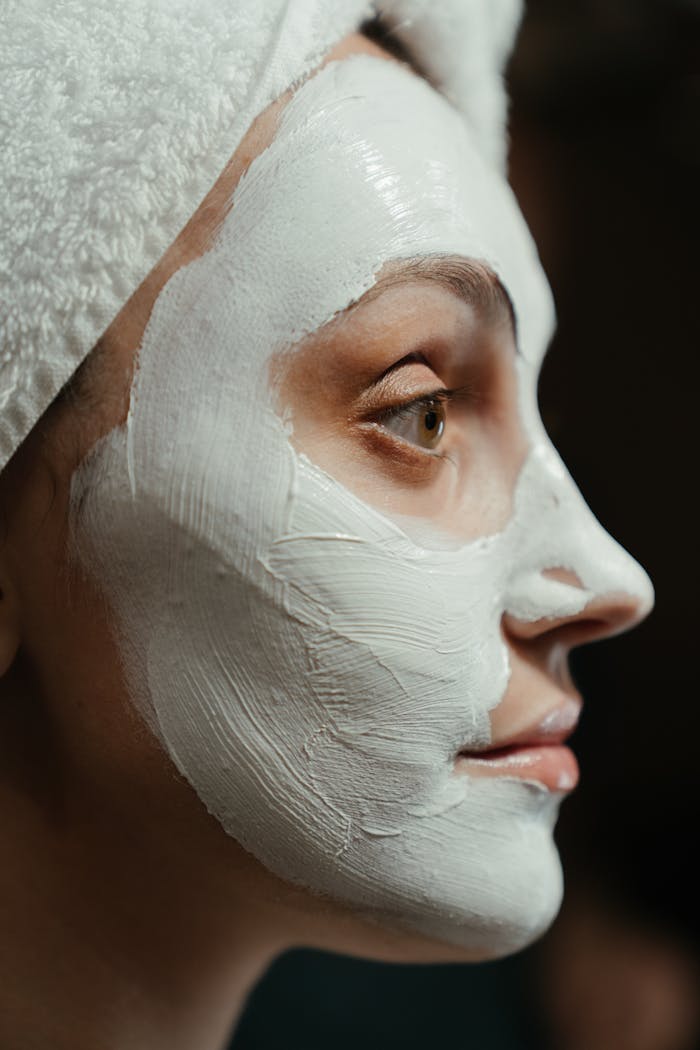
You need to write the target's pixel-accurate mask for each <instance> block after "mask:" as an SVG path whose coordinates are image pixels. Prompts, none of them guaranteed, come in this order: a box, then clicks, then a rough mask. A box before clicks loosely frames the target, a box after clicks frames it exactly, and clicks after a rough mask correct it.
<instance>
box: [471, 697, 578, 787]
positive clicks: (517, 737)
mask: <svg viewBox="0 0 700 1050" xmlns="http://www.w3.org/2000/svg"><path fill="white" fill-rule="evenodd" d="M580 712H581V702H580V701H579V700H575V699H573V698H571V697H567V698H566V700H564V701H563V702H562V703H561V704H559V705H557V706H556V707H554V708H551V709H550V710H549V711H547V712H546V714H545V715H544V716H543V717H542V718H541V719H540V720H539V722H536V723H534V724H531V725H528V726H526V727H524V728H522V729H521V730H518V731H517V732H515V733H514V734H512V735H511V736H509V737H507V738H503V739H499V740H493V741H492V742H491V744H490V745H489V747H488V748H483V749H482V748H480V749H464V750H462V751H460V752H459V754H458V755H457V766H458V767H464V768H465V769H466V771H468V772H471V773H472V774H473V775H476V776H482V777H483V776H486V777H489V776H491V777H494V776H510V777H518V778H520V779H523V780H531V781H536V782H537V783H539V784H541V785H542V786H544V787H546V788H548V789H549V790H551V791H571V790H572V789H573V788H574V787H575V786H576V784H577V783H578V778H579V770H578V763H577V761H576V758H575V756H574V754H573V752H572V751H571V750H570V748H568V747H566V746H565V741H566V740H567V738H568V737H569V736H570V735H571V734H572V733H573V731H574V729H575V728H576V725H577V723H578V719H579V715H580Z"/></svg>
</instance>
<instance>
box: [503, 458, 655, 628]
mask: <svg viewBox="0 0 700 1050" xmlns="http://www.w3.org/2000/svg"><path fill="white" fill-rule="evenodd" d="M511 524H512V530H513V535H512V542H513V546H514V557H513V559H512V562H511V565H512V573H511V576H510V579H509V585H508V587H507V589H506V595H505V605H506V610H505V611H506V612H508V613H509V614H511V615H512V616H514V617H517V618H519V619H521V620H524V621H533V620H538V619H543V618H553V617H562V616H573V615H575V614H577V613H579V612H581V611H582V610H583V609H584V608H585V607H586V606H588V605H589V604H590V603H591V602H595V601H596V600H600V599H602V598H603V597H605V596H612V595H616V596H624V597H625V598H627V599H632V601H633V602H634V603H636V605H637V608H638V617H637V618H641V617H642V616H644V615H645V614H646V613H647V612H648V611H649V609H650V608H651V606H652V604H653V588H652V585H651V581H650V579H649V577H648V576H647V574H646V572H645V571H644V569H643V568H642V567H641V565H639V563H638V562H637V561H635V559H634V558H633V557H632V556H631V555H630V554H628V553H627V551H626V550H625V549H624V548H623V547H621V546H620V544H619V543H618V542H617V541H616V540H614V539H613V538H612V536H610V535H609V533H607V532H606V531H605V529H604V528H603V527H602V525H601V524H600V522H599V521H598V520H597V518H596V517H595V515H594V514H593V513H592V511H591V510H590V508H589V507H588V505H587V504H586V502H585V500H584V499H583V496H582V495H581V493H580V492H579V490H578V488H577V486H576V484H575V483H574V481H573V479H572V478H571V476H570V474H569V473H568V471H567V469H566V467H565V466H564V464H563V463H562V461H561V459H560V458H559V456H558V454H557V452H556V451H555V449H554V448H553V446H552V445H551V443H550V442H549V441H548V440H543V439H542V440H538V441H537V442H536V444H535V446H534V447H533V448H532V449H531V451H530V454H529V456H528V459H527V461H526V463H525V465H524V467H523V470H522V472H521V475H520V478H519V479H518V483H517V487H516V495H515V514H514V517H513V520H512V523H511ZM552 569H560V570H565V571H566V573H568V574H572V575H573V577H574V578H575V579H578V580H579V581H580V586H577V585H576V584H575V583H574V582H572V581H571V580H570V581H569V582H566V577H562V576H561V575H560V576H559V577H558V578H557V576H556V574H551V575H543V573H544V572H545V571H546V570H552Z"/></svg>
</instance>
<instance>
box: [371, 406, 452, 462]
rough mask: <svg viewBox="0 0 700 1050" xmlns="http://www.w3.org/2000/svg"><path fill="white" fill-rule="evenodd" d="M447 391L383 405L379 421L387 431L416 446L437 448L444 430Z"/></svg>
mask: <svg viewBox="0 0 700 1050" xmlns="http://www.w3.org/2000/svg"><path fill="white" fill-rule="evenodd" d="M446 400H447V392H444V393H443V392H442V391H440V392H439V393H436V394H431V395H430V396H429V397H422V398H418V399H417V400H415V401H410V402H409V403H408V404H405V405H397V406H396V407H394V408H390V409H387V410H386V411H385V412H383V413H382V415H381V416H380V418H379V420H378V421H379V423H380V425H381V426H383V427H384V429H385V430H388V431H389V432H390V433H391V434H395V435H396V436H397V437H400V438H401V439H402V440H403V441H408V442H410V443H411V444H412V445H417V446H418V447H419V448H422V449H426V450H427V451H432V450H433V449H435V448H437V446H438V445H439V443H440V440H441V438H442V435H443V433H444V431H445V421H446V415H447V413H446V407H445V402H446Z"/></svg>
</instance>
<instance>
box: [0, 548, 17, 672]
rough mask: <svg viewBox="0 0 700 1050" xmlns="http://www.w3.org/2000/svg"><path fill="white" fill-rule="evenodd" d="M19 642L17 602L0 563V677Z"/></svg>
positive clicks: (9, 663) (7, 668)
mask: <svg viewBox="0 0 700 1050" xmlns="http://www.w3.org/2000/svg"><path fill="white" fill-rule="evenodd" d="M19 643H20V630H19V603H18V602H17V599H16V596H15V593H14V589H13V587H12V585H11V583H10V581H9V580H8V579H7V578H6V573H5V572H4V569H3V567H2V565H0V678H1V677H2V676H3V675H4V674H5V673H6V672H7V671H9V669H10V667H12V664H13V662H14V659H15V656H16V655H17V650H18V649H19Z"/></svg>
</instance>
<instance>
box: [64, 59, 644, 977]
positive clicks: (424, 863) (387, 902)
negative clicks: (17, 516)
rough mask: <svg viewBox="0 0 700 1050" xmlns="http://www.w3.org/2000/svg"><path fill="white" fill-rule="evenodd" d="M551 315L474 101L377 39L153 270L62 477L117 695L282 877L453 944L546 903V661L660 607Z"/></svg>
mask: <svg viewBox="0 0 700 1050" xmlns="http://www.w3.org/2000/svg"><path fill="white" fill-rule="evenodd" d="M551 324H552V314H551V303H550V297H549V293H548V289H547V286H546V282H545V280H544V277H543V275H542V273H541V271H540V269H539V266H538V263H537V261H536V257H535V255H534V251H533V249H532V245H531V243H530V241H529V238H528V235H527V233H526V231H525V229H524V226H523V224H522V220H521V218H520V216H519V213H518V211H517V207H516V206H515V204H514V202H513V200H512V198H511V196H510V194H509V192H508V190H507V187H506V186H505V184H504V183H502V182H501V180H500V179H499V177H498V176H497V175H496V174H495V173H494V172H492V171H490V170H489V169H488V168H487V166H486V165H485V164H484V162H483V161H482V159H481V157H480V155H479V151H478V149H477V148H476V145H475V144H474V142H473V141H472V139H471V136H470V133H469V131H468V129H467V128H466V127H465V125H464V123H463V121H462V120H461V118H460V117H458V115H457V114H456V113H455V112H454V111H453V110H452V109H451V107H450V106H449V105H448V103H446V102H445V101H444V100H443V99H442V98H441V97H440V96H439V95H438V94H437V93H436V92H435V91H433V90H432V89H431V88H430V87H429V86H428V85H427V84H425V83H424V82H422V81H420V80H419V79H418V78H416V77H414V76H413V75H412V74H410V73H408V72H407V71H405V70H403V69H401V68H399V67H398V66H396V65H395V64H394V63H390V62H384V61H382V60H379V59H377V58H367V57H356V58H351V59H348V60H346V61H343V62H340V63H334V64H332V65H329V66H327V67H326V68H325V69H324V70H323V71H322V72H321V73H319V74H317V75H316V76H315V77H313V78H312V79H311V80H309V81H308V82H307V83H306V84H305V85H303V86H302V87H301V88H300V89H299V90H298V92H297V93H296V95H295V96H294V98H293V99H292V101H291V103H290V104H289V105H288V106H287V107H286V109H285V110H284V113H283V116H282V118H281V121H280V125H279V127H278V129H277V132H276V134H275V137H274V139H273V141H272V142H271V144H270V145H269V146H268V147H267V148H266V149H264V150H263V151H262V152H260V153H259V154H258V156H257V157H256V158H255V159H254V160H253V161H252V163H251V164H250V167H249V168H248V170H247V172H246V174H245V175H244V177H243V179H242V180H241V181H240V183H239V184H238V186H237V189H236V192H235V194H234V197H233V201H232V207H231V209H230V212H229V213H228V214H227V215H226V218H225V220H224V222H223V224H222V226H221V228H220V230H219V232H218V234H217V237H216V239H215V242H214V244H213V246H212V247H211V249H210V250H209V251H207V252H206V253H205V254H204V255H202V256H201V257H200V258H197V259H195V260H194V261H192V262H191V263H190V264H189V265H187V266H186V267H184V268H182V269H180V270H178V271H177V272H176V273H175V274H174V276H172V277H171V279H170V280H169V281H168V282H167V284H166V285H165V287H164V288H163V290H162V291H161V293H160V295H159V296H158V298H157V300H156V302H155V304H154V307H153V310H152V313H151V316H150V320H149V322H148V325H147V327H146V330H145V333H144V336H143V340H142V343H141V348H140V352H139V359H138V370H137V373H136V377H135V381H134V386H133V391H132V396H131V403H130V408H129V413H128V418H127V420H126V423H125V425H124V426H120V427H118V428H117V429H116V430H114V431H112V432H111V433H110V434H108V435H107V437H106V438H105V439H104V440H102V441H101V442H99V443H98V444H97V445H96V447H95V448H94V450H93V451H92V453H91V454H90V456H89V457H88V458H87V460H86V461H85V463H84V464H83V465H82V466H81V468H80V469H79V471H78V472H77V473H76V475H75V478H74V480H73V494H72V500H73V503H72V523H71V524H72V535H73V551H74V554H75V556H76V558H77V559H78V560H79V561H80V562H81V563H82V564H83V565H84V566H85V567H86V568H87V569H88V571H89V572H90V574H91V575H92V577H93V578H94V579H95V580H96V581H99V586H100V588H101V590H102V591H103V592H104V595H105V597H106V598H107V601H108V603H109V606H110V608H111V610H112V612H113V615H114V618H115V624H116V630H117V635H118V638H119V645H120V649H121V654H122V660H123V666H124V673H125V677H126V681H127V684H128V688H129V692H130V694H131V696H132V698H133V700H134V702H135V704H136V705H137V707H138V708H139V709H140V711H141V712H142V714H143V715H144V717H145V718H146V720H147V721H148V722H149V724H150V726H151V728H152V729H153V731H154V733H155V734H156V736H157V737H158V738H159V739H160V741H161V742H162V744H163V746H164V748H165V749H166V751H167V752H168V754H169V755H170V756H171V758H172V760H173V761H174V763H175V764H176V766H177V767H178V769H179V770H180V772H181V773H182V774H183V775H184V776H185V777H186V779H187V780H188V781H189V782H190V784H191V785H192V786H193V788H194V789H195V791H196V792H197V794H198V795H199V797H200V799H201V800H202V801H203V803H204V804H205V806H206V807H207V809H208V810H209V811H210V812H211V813H213V814H214V815H215V816H216V818H217V819H218V820H219V822H220V823H221V825H222V826H223V828H224V829H225V830H226V831H227V832H228V833H229V834H230V835H231V836H233V837H234V838H235V839H236V840H237V841H239V842H240V843H242V845H243V846H244V847H245V848H246V849H247V850H249V851H250V852H251V853H252V854H253V855H254V856H255V857H256V858H257V859H258V860H260V861H261V862H262V863H263V864H264V865H265V866H266V867H267V868H268V869H269V870H270V871H272V872H274V873H275V874H277V875H279V876H281V877H282V878H284V879H285V880H289V881H291V882H293V883H296V884H299V885H301V886H303V887H306V888H308V889H310V890H312V891H314V892H317V893H321V894H325V895H327V896H328V897H330V898H331V899H333V900H337V901H340V902H342V903H344V904H346V905H350V906H351V907H352V908H353V909H355V910H356V912H357V913H358V914H360V915H362V916H364V917H367V918H369V919H372V920H378V921H379V922H381V923H384V924H386V925H389V926H393V927H397V928H401V929H407V930H409V931H412V932H417V933H419V934H421V935H425V936H427V937H429V938H432V939H437V940H440V941H447V942H451V943H453V944H456V945H458V946H459V947H460V948H462V949H464V950H465V951H466V952H467V953H468V954H469V955H471V956H479V955H492V954H499V953H502V952H506V951H510V950H514V949H517V948H519V947H521V946H522V945H523V944H525V943H527V942H528V941H529V940H531V939H532V938H533V937H534V936H536V935H537V934H538V933H539V932H541V930H542V929H543V928H544V927H545V926H546V925H547V924H548V922H549V921H550V920H551V918H552V917H553V915H554V913H555V911H556V909H557V907H558V903H559V898H560V871H559V864H558V859H557V856H556V851H555V849H554V846H553V843H552V838H551V831H552V826H553V823H554V820H555V817H556V811H557V807H558V805H559V802H560V800H561V798H562V795H563V793H564V792H565V791H566V790H568V789H569V788H571V787H572V786H573V784H574V782H575V777H576V772H575V765H574V763H573V760H572V758H571V756H570V754H569V753H568V752H567V751H566V750H565V749H561V748H559V747H557V746H554V745H556V744H558V743H559V742H561V740H562V738H563V737H564V736H565V735H566V733H567V732H568V731H570V730H571V729H572V728H573V726H574V724H575V720H576V716H577V713H578V708H579V701H578V698H577V697H576V694H575V692H574V690H573V689H572V686H571V683H570V681H569V679H568V675H567V672H566V667H565V660H566V653H567V651H568V648H570V646H571V644H573V643H575V642H577V641H582V640H585V639H586V638H587V637H589V636H594V635H600V634H602V633H609V632H611V631H613V630H617V629H622V628H623V627H624V626H629V625H630V624H631V623H632V622H633V621H634V620H635V619H637V618H639V617H640V616H641V615H643V613H644V612H645V611H646V610H647V609H648V607H649V604H650V601H651V592H650V587H649V584H648V581H647V579H646V577H645V575H644V574H643V572H642V571H641V570H640V569H639V567H638V566H637V565H636V564H635V563H634V562H633V561H632V560H631V559H630V558H629V557H628V556H627V555H626V554H625V553H624V552H623V551H622V550H621V549H620V548H619V547H618V546H617V545H616V544H615V543H614V542H613V541H612V540H611V539H610V538H609V537H608V536H607V535H606V534H605V533H604V532H603V530H602V529H601V528H600V526H599V525H598V524H597V522H596V521H595V519H594V518H593V517H592V516H591V514H590V512H589V511H588V509H587V508H586V506H585V504H584V503H583V501H582V499H581V497H580V495H579V494H578V492H577V490H576V489H575V487H574V485H573V483H572V482H571V480H570V479H569V477H568V475H567V474H566V471H565V469H564V468H563V466H562V465H561V463H560V461H559V460H558V458H557V456H556V454H555V452H554V450H553V449H552V448H551V446H550V444H549V442H548V440H547V438H546V436H545V434H544V432H543V430H542V428H541V425H540V423H539V417H538V414H537V407H536V396H535V389H536V379H537V373H538V369H539V366H540V362H541V358H542V354H543V353H544V350H545V347H546V342H547V340H548V338H549V334H550V331H551ZM523 743H527V744H529V745H531V746H529V747H527V748H522V747H521V748H518V747H516V746H515V745H518V744H523ZM540 745H546V746H544V747H543V746H540ZM503 749H506V750H505V751H504V750H503Z"/></svg>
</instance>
